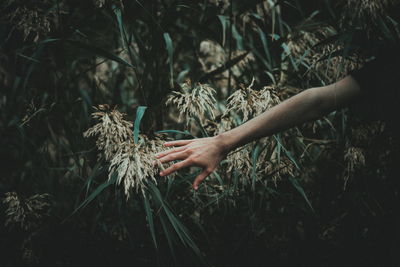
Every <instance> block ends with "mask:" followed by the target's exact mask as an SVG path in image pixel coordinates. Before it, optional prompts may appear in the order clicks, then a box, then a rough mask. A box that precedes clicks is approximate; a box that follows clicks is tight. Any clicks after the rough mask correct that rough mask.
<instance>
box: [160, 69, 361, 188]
mask: <svg viewBox="0 0 400 267" xmlns="http://www.w3.org/2000/svg"><path fill="white" fill-rule="evenodd" d="M359 94H360V88H359V86H358V84H357V82H356V81H355V80H354V79H353V78H352V77H351V76H347V77H345V78H344V79H342V80H340V81H338V82H336V83H334V84H331V85H328V86H323V87H316V88H311V89H308V90H305V91H303V92H301V93H299V94H297V95H295V96H293V97H291V98H290V99H287V100H286V101H284V102H282V103H280V104H279V105H277V106H275V107H273V108H271V109H269V110H267V111H266V112H264V113H262V114H261V115H259V116H257V117H256V118H253V119H251V120H249V121H248V122H246V123H244V124H242V125H240V126H238V127H236V128H234V129H232V130H230V131H227V132H224V133H221V134H219V135H217V136H215V137H208V138H199V139H194V140H178V141H172V142H167V143H165V146H167V147H170V146H176V147H175V148H173V149H170V150H167V151H164V152H161V153H159V154H157V155H156V158H158V159H159V160H160V161H161V162H163V163H164V162H170V161H172V160H182V161H180V162H178V163H176V164H174V165H172V166H171V167H169V168H168V169H166V170H165V171H163V172H162V173H161V174H160V175H162V176H164V175H168V174H170V173H172V172H174V171H177V170H179V169H181V168H184V167H188V166H199V167H202V168H203V172H202V173H200V174H199V175H198V176H197V177H196V179H195V181H194V183H193V188H194V189H197V188H198V185H199V183H200V182H201V181H202V180H204V179H205V178H206V177H207V176H208V175H209V174H210V173H211V172H212V171H214V169H215V168H216V167H217V166H218V164H219V162H220V161H221V160H222V159H223V158H224V157H226V155H227V153H228V152H229V151H231V150H233V149H235V148H237V147H240V146H242V145H245V144H247V143H249V142H251V141H254V140H256V139H259V138H261V137H265V136H270V135H273V134H275V133H278V132H280V131H283V130H286V129H288V128H291V127H293V126H296V125H300V124H302V123H304V122H306V121H311V120H315V119H318V118H321V117H322V116H324V115H326V114H328V113H330V112H331V111H333V110H335V109H338V108H341V107H344V106H346V105H348V104H349V103H351V102H352V101H353V100H354V99H355V98H356V97H357V96H358V95H359Z"/></svg>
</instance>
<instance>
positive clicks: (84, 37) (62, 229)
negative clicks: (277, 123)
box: [0, 0, 399, 266]
mask: <svg viewBox="0 0 400 267" xmlns="http://www.w3.org/2000/svg"><path fill="white" fill-rule="evenodd" d="M359 2H360V3H362V4H360V3H358V1H353V0H348V1H344V0H343V1H328V0H327V1H307V2H305V1H295V0H293V1H278V0H265V1H261V0H248V1H233V0H230V1H228V0H208V1H207V0H206V1H187V0H152V1H139V0H137V1H122V0H118V1H117V0H101V1H99V0H93V1H75V0H46V1H25V0H7V1H4V3H2V4H1V7H0V8H1V9H0V17H1V28H0V33H1V35H2V36H3V38H2V39H1V40H2V41H1V44H0V80H1V82H2V88H4V89H3V90H2V91H1V94H0V107H1V111H2V112H1V113H0V132H1V139H0V140H1V144H0V145H1V152H0V155H1V159H2V166H3V167H2V173H1V180H0V193H1V195H2V197H3V198H4V199H3V201H2V207H1V210H0V211H1V212H2V214H4V216H1V218H3V219H2V222H1V225H2V228H0V236H1V238H0V240H2V241H1V242H0V249H1V250H2V251H3V253H4V254H7V255H8V257H5V258H4V259H2V261H3V262H2V263H4V266H21V265H34V266H36V265H37V266H47V265H49V266H54V265H55V263H58V264H60V265H61V266H88V265H89V266H92V265H102V266H103V265H107V266H108V265H110V266H120V265H121V266H122V265H124V266H125V265H126V264H125V263H126V262H128V261H129V262H131V263H132V264H136V265H139V266H141V265H143V266H158V265H160V266H177V265H179V266H180V265H190V266H196V265H200V266H202V265H212V266H232V265H243V264H244V263H245V264H246V265H249V266H252V265H261V264H263V265H265V262H267V261H268V263H269V264H271V265H285V264H286V265H287V264H297V265H307V266H309V265H322V266H323V265H326V266H331V265H343V264H344V263H346V264H347V263H349V262H347V258H348V256H352V257H351V260H350V263H349V264H351V263H353V261H354V264H356V265H360V264H362V263H365V264H370V263H371V262H374V261H376V262H377V263H378V262H379V264H382V262H384V261H385V260H388V262H389V260H390V259H391V258H390V257H392V255H390V252H388V251H390V249H393V247H392V246H391V243H390V242H386V240H387V239H385V238H389V237H390V232H387V231H386V229H385V228H386V227H384V225H385V222H386V221H385V220H386V218H389V219H390V218H392V217H390V216H389V215H390V214H392V210H393V209H395V208H396V207H398V206H396V205H397V204H398V200H397V198H396V197H395V196H396V194H397V190H398V189H397V188H396V187H394V186H393V181H391V180H389V179H386V180H385V177H388V173H389V170H390V168H391V167H390V166H391V165H393V164H395V163H393V162H394V161H393V159H391V155H392V154H393V153H392V152H391V151H392V150H390V149H389V148H390V147H393V144H395V141H394V140H392V139H390V138H386V133H387V131H386V130H385V125H384V124H383V123H381V122H373V123H371V122H368V123H364V122H362V123H360V122H359V121H358V120H357V118H356V117H354V116H352V115H351V113H350V112H349V111H348V110H340V111H337V112H334V113H332V114H330V115H329V116H327V117H325V118H323V119H321V120H319V121H316V122H310V123H307V124H305V125H302V126H300V127H296V128H293V129H290V130H288V131H285V132H282V133H280V134H277V135H274V136H271V137H267V138H263V139H261V140H259V141H257V142H253V143H250V144H248V145H246V146H244V147H242V148H239V149H237V150H236V151H233V152H231V153H230V154H229V155H228V157H227V159H226V160H224V161H223V162H222V163H221V165H220V166H219V168H218V169H217V170H216V171H215V172H214V173H213V174H212V175H211V176H210V177H209V178H208V179H207V181H206V182H205V183H203V184H202V186H201V187H200V188H199V191H198V192H193V191H192V190H191V189H190V184H191V182H192V180H193V178H194V177H195V176H196V174H197V173H198V170H197V169H191V170H184V171H182V172H179V173H178V174H176V176H175V177H169V178H167V179H164V178H160V177H159V176H158V175H157V173H158V171H159V168H163V166H160V164H156V165H154V163H153V161H154V157H153V155H154V154H155V153H157V152H158V151H161V150H162V143H163V141H164V140H171V139H176V138H180V139H181V138H198V137H205V136H213V135H216V134H218V133H220V132H223V131H226V130H229V129H231V128H232V127H235V126H238V125H240V124H242V123H243V122H245V121H247V120H248V119H251V118H252V117H254V116H257V115H258V114H260V113H262V112H263V111H265V110H267V109H269V108H271V107H272V106H274V105H276V104H278V103H279V102H281V101H283V100H285V99H287V98H288V97H290V96H292V95H294V94H296V93H298V92H301V91H302V90H304V89H306V88H309V87H315V86H322V85H325V84H327V83H331V82H333V81H336V80H338V79H340V78H341V77H344V76H345V75H346V74H347V73H348V72H349V71H350V70H352V69H355V68H358V67H360V66H361V65H362V64H363V62H364V61H365V60H366V59H368V58H369V57H370V55H371V51H373V49H374V48H375V46H376V45H379V43H381V42H385V41H386V40H395V39H398V38H399V29H398V23H397V18H396V17H395V16H394V15H392V14H391V13H390V9H389V11H388V12H387V11H386V9H387V8H388V7H389V8H390V7H391V5H392V4H393V1H386V0H385V1H383V0H382V1H376V2H374V1H359ZM355 6H357V9H356V10H357V11H358V12H359V13H357V16H353V12H352V11H353V10H355ZM372 15H373V16H372ZM367 26H368V27H367ZM366 27H367V28H368V30H365V29H366ZM367 41H368V44H371V45H370V46H365V45H363V44H365V43H366V42H367ZM93 106H94V107H95V108H93ZM110 107H112V108H110ZM145 110H146V111H145ZM144 111H145V112H144ZM123 113H126V115H124V114H123ZM90 114H92V117H93V118H94V121H92V120H91V116H90ZM135 114H136V117H135V116H134V115H135ZM133 122H135V123H133ZM139 132H140V133H139ZM82 133H84V134H82ZM85 137H94V138H85ZM96 155H97V156H96ZM372 163H373V164H372ZM369 164H370V165H369ZM164 167H165V166H164ZM378 175H379V177H382V179H375V178H376V176H378ZM121 184H122V185H123V186H120V185H121ZM127 196H129V198H127ZM388 214H389V215H388ZM384 215H385V216H386V217H385V216H384ZM379 216H380V217H379ZM377 217H379V218H383V219H377ZM389 219H388V220H389ZM394 221H395V220H394ZM3 225H4V227H3ZM390 229H391V231H395V230H396V229H397V230H398V228H396V226H393V227H392V228H390ZM349 233H351V234H349ZM382 236H383V237H384V238H382ZM389 239H390V238H389ZM391 240H392V239H391ZM354 247H357V248H359V250H355V249H354ZM350 249H351V250H352V251H353V254H351V253H348V252H347V251H350ZM333 250H336V251H338V252H335V253H332V251H333ZM99 252H100V253H99ZM370 252H371V253H370ZM361 256H362V257H361ZM364 260H365V261H364ZM242 263H243V264H242Z"/></svg>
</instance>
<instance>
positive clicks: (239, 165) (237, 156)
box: [227, 145, 253, 184]
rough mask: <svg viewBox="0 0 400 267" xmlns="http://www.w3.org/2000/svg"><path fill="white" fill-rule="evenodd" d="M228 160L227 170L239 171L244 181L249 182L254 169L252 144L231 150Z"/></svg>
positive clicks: (229, 171) (244, 182) (230, 171)
mask: <svg viewBox="0 0 400 267" xmlns="http://www.w3.org/2000/svg"><path fill="white" fill-rule="evenodd" d="M227 160H228V168H227V172H228V173H232V172H233V171H239V172H240V178H241V181H242V183H243V184H247V183H248V181H249V179H250V177H251V173H252V170H253V167H252V166H253V165H252V161H251V148H250V145H247V146H245V147H242V148H239V149H237V150H236V151H233V152H231V153H230V154H228V156H227Z"/></svg>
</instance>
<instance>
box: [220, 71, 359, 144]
mask: <svg viewBox="0 0 400 267" xmlns="http://www.w3.org/2000/svg"><path fill="white" fill-rule="evenodd" d="M358 91H359V89H358V85H357V84H356V83H355V81H354V80H353V79H352V78H351V77H349V76H348V77H346V78H345V79H343V80H341V81H339V82H337V83H335V84H332V85H328V86H325V87H318V88H311V89H308V90H305V91H303V92H301V93H299V94H297V95H295V96H293V97H291V98H289V99H287V100H286V101H284V102H282V103H280V104H279V105H277V106H275V107H273V108H271V109H269V110H267V111H266V112H264V113H262V114H261V115H259V116H257V117H256V118H253V119H252V120H250V121H248V122H246V123H244V124H242V125H241V126H239V127H237V128H234V129H232V130H230V131H227V132H225V133H222V134H220V136H219V138H220V139H221V141H222V142H223V143H224V146H225V147H226V150H228V151H229V150H232V149H235V148H237V147H240V146H242V145H244V144H246V143H249V142H251V141H254V140H256V139H259V138H261V137H265V136H270V135H273V134H276V133H278V132H280V131H283V130H286V129H288V128H291V127H293V126H296V125H300V124H302V123H304V122H307V121H311V120H315V119H318V118H320V117H322V116H324V115H326V114H327V113H329V112H331V111H332V110H334V109H336V108H339V107H341V106H343V105H346V104H348V102H349V101H350V100H351V99H352V98H353V97H354V96H355V95H356V94H357V93H358Z"/></svg>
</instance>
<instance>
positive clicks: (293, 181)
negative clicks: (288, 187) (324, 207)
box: [289, 177, 315, 212]
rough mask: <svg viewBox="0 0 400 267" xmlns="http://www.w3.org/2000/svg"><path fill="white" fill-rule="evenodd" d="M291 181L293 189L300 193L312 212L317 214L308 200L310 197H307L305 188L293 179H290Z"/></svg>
mask: <svg viewBox="0 0 400 267" xmlns="http://www.w3.org/2000/svg"><path fill="white" fill-rule="evenodd" d="M289 181H290V183H291V184H292V185H293V187H294V188H295V189H296V190H297V191H298V192H299V193H300V195H301V196H302V197H303V198H304V200H305V201H306V202H307V204H308V206H309V207H310V209H311V210H312V212H315V211H314V208H313V207H312V205H311V202H310V200H309V199H308V197H307V195H306V193H305V192H304V189H303V187H302V186H301V185H300V183H299V181H298V180H297V179H295V178H293V177H289Z"/></svg>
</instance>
